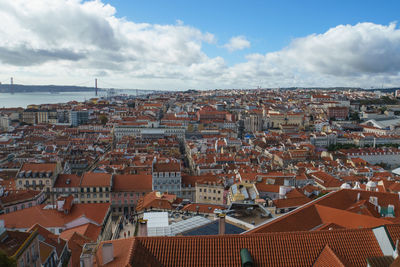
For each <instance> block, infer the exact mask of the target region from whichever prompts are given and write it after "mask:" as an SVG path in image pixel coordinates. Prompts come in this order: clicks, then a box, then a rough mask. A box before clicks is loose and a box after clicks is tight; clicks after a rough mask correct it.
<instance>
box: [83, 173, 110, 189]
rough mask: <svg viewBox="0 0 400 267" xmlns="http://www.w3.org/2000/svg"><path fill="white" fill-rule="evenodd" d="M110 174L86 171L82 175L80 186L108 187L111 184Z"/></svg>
mask: <svg viewBox="0 0 400 267" xmlns="http://www.w3.org/2000/svg"><path fill="white" fill-rule="evenodd" d="M111 178H112V174H110V173H95V172H86V173H85V174H83V176H82V180H81V187H97V186H101V187H108V186H111Z"/></svg>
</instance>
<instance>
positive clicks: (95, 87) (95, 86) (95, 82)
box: [94, 78, 97, 96]
mask: <svg viewBox="0 0 400 267" xmlns="http://www.w3.org/2000/svg"><path fill="white" fill-rule="evenodd" d="M94 90H95V92H96V96H97V78H95V79H94Z"/></svg>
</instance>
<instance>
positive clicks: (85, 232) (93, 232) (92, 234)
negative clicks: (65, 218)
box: [60, 223, 102, 242]
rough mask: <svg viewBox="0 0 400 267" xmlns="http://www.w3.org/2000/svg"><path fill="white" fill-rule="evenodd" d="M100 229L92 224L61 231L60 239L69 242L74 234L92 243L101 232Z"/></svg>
mask: <svg viewBox="0 0 400 267" xmlns="http://www.w3.org/2000/svg"><path fill="white" fill-rule="evenodd" d="M101 227H102V226H97V225H95V224H93V223H87V224H83V225H79V226H76V227H73V228H69V229H67V230H64V231H62V232H61V234H60V237H61V238H62V239H65V240H69V239H71V237H72V236H73V235H74V233H78V234H80V235H82V236H85V237H87V238H89V239H90V240H91V241H92V242H96V241H97V238H98V237H99V234H100V232H101Z"/></svg>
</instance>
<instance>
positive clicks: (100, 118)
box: [99, 114, 108, 125]
mask: <svg viewBox="0 0 400 267" xmlns="http://www.w3.org/2000/svg"><path fill="white" fill-rule="evenodd" d="M99 120H100V122H101V124H103V125H106V123H107V122H108V118H107V116H106V115H104V114H101V115H100V116H99Z"/></svg>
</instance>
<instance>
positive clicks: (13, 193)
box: [0, 190, 40, 204]
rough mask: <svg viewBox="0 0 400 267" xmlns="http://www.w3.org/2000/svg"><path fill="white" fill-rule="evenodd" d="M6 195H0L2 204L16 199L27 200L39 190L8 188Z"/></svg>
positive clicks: (33, 196)
mask: <svg viewBox="0 0 400 267" xmlns="http://www.w3.org/2000/svg"><path fill="white" fill-rule="evenodd" d="M7 192H8V193H7V195H3V196H2V197H0V200H1V202H2V203H3V204H9V203H13V202H18V201H28V200H29V199H33V198H35V197H37V196H38V195H39V194H40V191H35V190H9V191H7Z"/></svg>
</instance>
